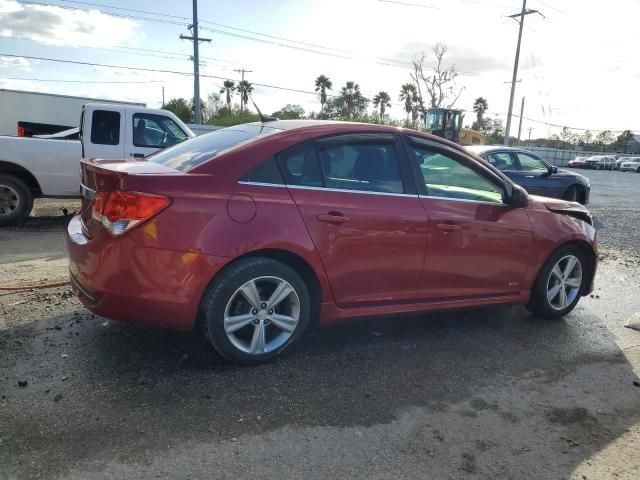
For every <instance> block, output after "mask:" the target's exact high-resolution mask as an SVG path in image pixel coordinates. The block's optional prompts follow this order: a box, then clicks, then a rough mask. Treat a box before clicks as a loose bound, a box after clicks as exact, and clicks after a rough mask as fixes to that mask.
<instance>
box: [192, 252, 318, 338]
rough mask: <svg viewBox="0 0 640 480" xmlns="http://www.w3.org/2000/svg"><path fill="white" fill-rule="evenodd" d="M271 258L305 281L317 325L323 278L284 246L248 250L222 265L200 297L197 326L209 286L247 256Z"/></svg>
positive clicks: (313, 318)
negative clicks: (293, 271)
mask: <svg viewBox="0 0 640 480" xmlns="http://www.w3.org/2000/svg"><path fill="white" fill-rule="evenodd" d="M255 257H260V258H269V259H271V260H275V261H277V262H280V263H282V264H284V265H287V266H288V267H290V268H292V269H293V270H295V271H296V273H298V274H299V275H300V276H301V277H302V280H303V281H304V282H305V285H306V286H307V288H308V289H309V296H310V297H311V314H312V315H311V324H312V325H316V324H317V323H318V321H319V319H320V305H321V303H322V294H323V286H322V282H321V279H320V278H319V277H318V274H317V273H316V270H315V269H314V268H313V267H312V266H311V264H310V263H309V262H308V261H307V260H306V259H304V258H303V257H302V256H300V255H298V254H297V253H294V252H292V251H290V250H285V249H282V248H263V249H258V250H252V251H250V252H246V253H244V254H242V255H240V256H238V257H236V258H234V259H233V260H231V261H230V262H229V263H227V264H226V265H225V266H224V267H222V268H221V269H220V270H219V271H218V272H216V274H215V275H214V276H213V277H212V278H211V280H210V281H209V283H208V284H207V286H206V288H205V289H204V292H203V293H202V297H201V298H200V303H199V306H198V314H197V318H196V322H195V328H196V329H200V328H202V322H203V319H204V315H203V307H204V302H205V300H206V298H205V297H206V295H207V292H208V291H209V287H210V286H211V285H212V284H213V283H214V282H215V281H216V280H217V279H218V278H220V276H221V275H222V274H223V273H224V272H226V271H227V270H228V269H230V268H232V267H233V266H234V265H235V264H236V263H237V262H239V261H241V260H244V259H246V258H255Z"/></svg>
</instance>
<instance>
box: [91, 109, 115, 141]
mask: <svg viewBox="0 0 640 480" xmlns="http://www.w3.org/2000/svg"><path fill="white" fill-rule="evenodd" d="M91 143H93V144H94V145H119V144H120V113H119V112H112V111H109V110H94V111H93V115H92V116H91Z"/></svg>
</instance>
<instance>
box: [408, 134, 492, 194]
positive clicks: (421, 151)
mask: <svg viewBox="0 0 640 480" xmlns="http://www.w3.org/2000/svg"><path fill="white" fill-rule="evenodd" d="M411 150H412V152H413V158H412V161H415V162H416V164H417V165H418V168H419V170H420V173H421V174H422V179H423V180H424V185H425V187H426V191H427V195H428V196H429V197H439V198H450V199H457V200H471V201H479V202H490V203H502V190H501V189H500V188H498V186H496V185H495V184H494V183H493V182H491V181H489V180H488V179H486V178H485V177H484V176H482V175H480V174H479V173H478V172H476V171H474V170H473V169H471V168H469V167H468V166H466V165H463V164H462V163H460V162H458V161H457V160H454V159H453V158H451V157H449V156H447V155H445V154H442V153H440V152H438V151H435V150H432V149H430V148H428V147H423V146H412V147H411Z"/></svg>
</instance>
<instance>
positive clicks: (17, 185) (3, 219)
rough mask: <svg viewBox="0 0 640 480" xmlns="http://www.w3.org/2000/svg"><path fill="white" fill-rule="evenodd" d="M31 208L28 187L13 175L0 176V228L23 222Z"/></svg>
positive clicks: (30, 195)
mask: <svg viewBox="0 0 640 480" xmlns="http://www.w3.org/2000/svg"><path fill="white" fill-rule="evenodd" d="M32 207H33V194H32V193H31V190H29V187H27V185H26V184H25V183H24V182H23V181H22V180H20V179H19V178H17V177H14V176H13V175H0V226H7V225H15V224H17V223H21V222H23V221H24V220H25V219H26V218H27V216H28V215H29V213H31V208H32Z"/></svg>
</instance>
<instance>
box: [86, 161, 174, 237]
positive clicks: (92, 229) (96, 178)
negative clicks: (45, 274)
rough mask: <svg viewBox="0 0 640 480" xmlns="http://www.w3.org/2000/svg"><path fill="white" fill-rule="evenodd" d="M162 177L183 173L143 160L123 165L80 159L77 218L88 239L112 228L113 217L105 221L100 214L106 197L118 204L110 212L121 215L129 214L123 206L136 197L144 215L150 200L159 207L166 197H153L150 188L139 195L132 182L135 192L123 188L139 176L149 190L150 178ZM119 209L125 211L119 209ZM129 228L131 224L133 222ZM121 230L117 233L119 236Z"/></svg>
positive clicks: (116, 162)
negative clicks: (78, 214)
mask: <svg viewBox="0 0 640 480" xmlns="http://www.w3.org/2000/svg"><path fill="white" fill-rule="evenodd" d="M164 175H184V174H183V173H181V172H179V171H178V170H176V169H174V168H171V167H168V166H166V165H160V164H156V163H150V162H146V161H141V162H127V161H124V160H99V159H91V160H82V161H81V187H80V190H81V195H82V207H81V214H80V215H81V218H82V223H83V226H84V230H85V233H86V234H88V235H89V236H90V237H92V236H94V235H95V234H96V233H97V231H98V230H99V229H100V228H101V226H102V227H108V228H110V227H111V226H112V224H113V223H114V222H113V218H111V219H109V220H108V219H106V218H103V217H102V215H101V214H102V213H103V211H104V208H105V206H106V204H107V203H108V201H109V199H110V198H111V201H112V202H113V201H115V200H117V201H118V202H119V204H118V205H117V206H116V210H113V211H115V212H116V213H118V214H123V212H125V211H126V212H128V213H129V214H130V213H131V208H130V207H131V205H128V207H129V210H126V208H127V204H126V203H127V202H129V204H130V203H131V202H132V201H136V198H137V200H138V202H139V199H140V198H143V199H145V200H144V201H145V205H143V206H141V207H140V208H143V207H144V208H146V210H145V214H148V213H149V212H150V210H148V207H149V206H150V204H151V203H154V200H155V205H156V207H159V206H160V203H159V200H158V199H160V198H166V197H161V196H159V195H156V194H155V193H154V192H153V188H149V189H148V190H151V191H150V192H149V193H144V192H140V191H139V190H140V186H141V182H136V185H137V187H138V188H137V191H136V192H130V191H129V189H128V188H127V185H128V183H130V180H131V179H132V178H134V177H135V178H140V177H141V176H143V177H146V180H147V181H145V182H142V185H144V184H148V185H149V187H152V185H153V179H154V177H156V178H157V176H164ZM144 190H147V189H144ZM116 197H118V198H116ZM164 203H166V202H164ZM167 204H168V203H167ZM165 206H166V205H165ZM134 207H135V205H134ZM118 208H119V210H118ZM123 208H124V209H125V210H123ZM162 208H164V207H162ZM160 209H161V208H160ZM158 211H159V210H158ZM156 213H157V212H156ZM134 214H135V212H134ZM107 220H108V221H107ZM141 220H143V219H136V223H139V222H140V221H141ZM133 225H135V223H134V224H133ZM133 225H130V226H129V228H131V226H133ZM126 229H127V228H125V229H124V230H126ZM124 230H123V231H122V232H119V233H123V232H124ZM112 233H113V232H112Z"/></svg>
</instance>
